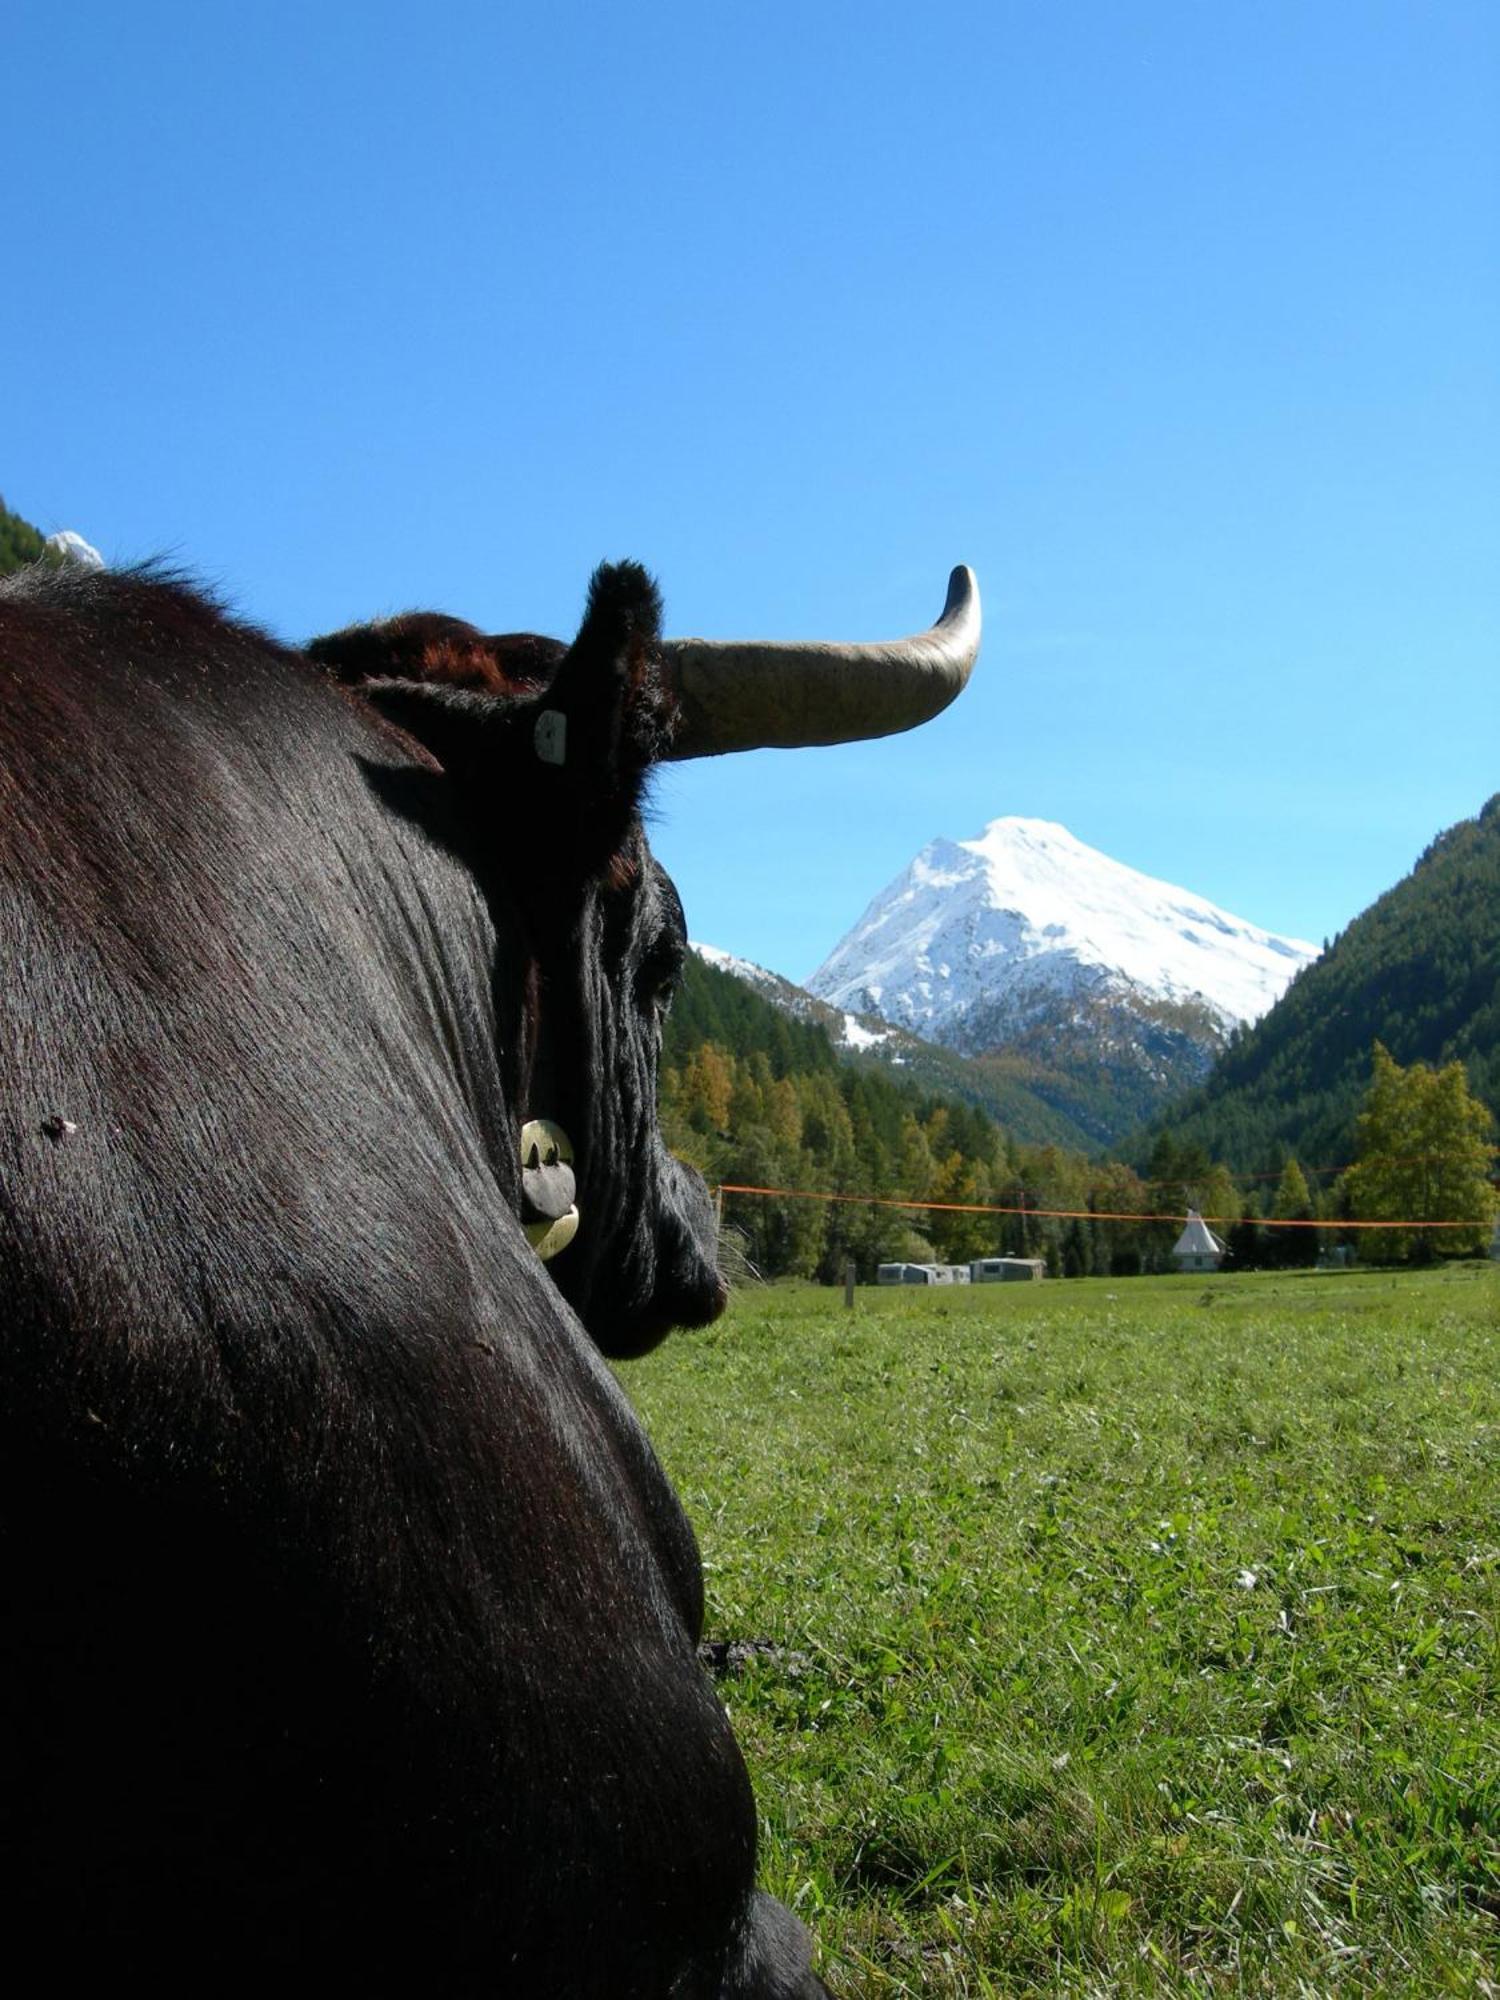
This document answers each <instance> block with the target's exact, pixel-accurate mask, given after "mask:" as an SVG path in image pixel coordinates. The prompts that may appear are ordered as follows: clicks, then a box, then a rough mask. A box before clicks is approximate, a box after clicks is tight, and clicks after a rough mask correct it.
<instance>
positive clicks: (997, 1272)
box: [969, 1257, 1047, 1285]
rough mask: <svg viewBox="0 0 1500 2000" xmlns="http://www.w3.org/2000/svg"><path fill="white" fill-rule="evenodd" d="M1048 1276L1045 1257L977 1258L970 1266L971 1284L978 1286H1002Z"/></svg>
mask: <svg viewBox="0 0 1500 2000" xmlns="http://www.w3.org/2000/svg"><path fill="white" fill-rule="evenodd" d="M1046 1275H1047V1260H1046V1258H1045V1257H976V1258H975V1259H974V1261H973V1263H972V1264H971V1265H970V1266H969V1279H970V1282H971V1283H972V1284H976V1285H1001V1284H1007V1283H1013V1282H1015V1281H1016V1280H1017V1279H1022V1280H1027V1279H1036V1278H1045V1277H1046Z"/></svg>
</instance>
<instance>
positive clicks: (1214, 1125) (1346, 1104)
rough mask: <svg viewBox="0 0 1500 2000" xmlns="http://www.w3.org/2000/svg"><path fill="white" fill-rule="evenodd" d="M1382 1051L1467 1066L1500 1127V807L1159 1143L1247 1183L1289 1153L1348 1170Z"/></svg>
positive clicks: (1352, 932)
mask: <svg viewBox="0 0 1500 2000" xmlns="http://www.w3.org/2000/svg"><path fill="white" fill-rule="evenodd" d="M1376 1040H1379V1041H1380V1042H1382V1043H1383V1044H1384V1045H1385V1047H1386V1048H1387V1049H1388V1050H1389V1051H1390V1053H1391V1055H1392V1057H1393V1058H1394V1059H1395V1061H1396V1062H1398V1063H1400V1064H1403V1065H1404V1064H1408V1063H1413V1062H1422V1063H1428V1064H1433V1065H1438V1066H1440V1065H1443V1064H1446V1063H1450V1062H1453V1061H1461V1062H1462V1063H1463V1064H1464V1067H1465V1069H1466V1070H1467V1072H1468V1078H1469V1084H1470V1087H1471V1088H1472V1090H1473V1091H1474V1093H1475V1095H1476V1096H1477V1097H1479V1098H1480V1099H1481V1100H1482V1101H1483V1102H1484V1103H1486V1104H1487V1105H1488V1106H1489V1107H1490V1109H1491V1111H1493V1112H1497V1113H1500V794H1497V795H1496V796H1495V797H1494V798H1492V799H1491V800H1490V801H1489V803H1488V805H1486V806H1485V808H1484V810H1483V811H1482V812H1481V813H1480V815H1479V817H1478V818H1477V819H1472V820H1463V821H1461V822H1460V823H1459V824H1458V825H1457V826H1455V827H1450V828H1449V830H1448V831H1447V832H1446V833H1444V834H1441V835H1439V837H1438V838H1437V839H1436V840H1435V841H1434V842H1433V843H1432V845H1431V846H1430V847H1429V848H1428V849H1427V851H1426V853H1425V854H1424V855H1423V856H1422V858H1421V859H1420V860H1419V861H1418V863H1417V865H1416V867H1415V868H1414V869H1413V870H1412V872H1411V874H1410V875H1408V876H1407V877H1406V878H1405V880H1404V881H1401V882H1398V883H1397V884H1396V886H1395V888H1393V889H1390V890H1388V891H1387V893H1386V894H1385V895H1383V896H1382V897H1381V898H1380V899H1379V901H1378V902H1375V903H1373V904H1371V906H1370V908H1369V909H1368V910H1366V911H1365V912H1364V914H1363V915H1362V916H1360V917H1358V918H1356V919H1355V921H1354V922H1353V923H1352V924H1351V925H1350V926H1349V928H1348V930H1346V931H1345V932H1344V933H1343V935H1342V936H1341V937H1339V938H1337V939H1336V940H1335V941H1334V943H1333V945H1332V947H1331V948H1330V949H1329V950H1328V951H1327V952H1325V953H1324V955H1323V956H1322V957H1321V958H1320V959H1318V960H1317V961H1316V963H1314V964H1313V965H1310V966H1309V967H1308V968H1307V969H1306V970H1305V971H1304V972H1302V973H1300V974H1299V975H1298V977H1297V978H1296V980H1294V981H1293V983H1292V985H1291V986H1290V987H1289V988H1288V989H1287V991H1286V993H1285V994H1284V995H1283V997H1282V998H1281V1000H1280V1001H1278V1003H1277V1004H1276V1006H1275V1007H1273V1008H1272V1009H1271V1011H1270V1013H1269V1014H1267V1015H1266V1016H1265V1017H1264V1019H1263V1020H1261V1021H1260V1022H1258V1023H1257V1024H1256V1026H1255V1027H1253V1028H1251V1029H1249V1030H1248V1031H1246V1032H1245V1033H1243V1034H1242V1035H1239V1036H1237V1037H1236V1038H1235V1039H1234V1040H1233V1042H1232V1043H1231V1045H1230V1047H1229V1048H1228V1050H1226V1052H1225V1054H1224V1055H1223V1056H1222V1058H1221V1059H1220V1061H1219V1063H1218V1065H1217V1067H1216V1068H1215V1070H1214V1072H1213V1075H1212V1076H1211V1077H1210V1078H1209V1080H1208V1082H1207V1083H1206V1084H1205V1085H1204V1086H1203V1087H1202V1088H1201V1089H1200V1090H1198V1091H1195V1092H1193V1093H1192V1094H1191V1095H1190V1096H1189V1097H1187V1098H1185V1099H1184V1100H1183V1101H1182V1102H1181V1103H1180V1104H1179V1105H1178V1106H1177V1107H1176V1108H1175V1110H1174V1111H1172V1112H1171V1113H1170V1114H1168V1115H1167V1116H1166V1117H1165V1118H1163V1119H1161V1120H1160V1121H1159V1122H1158V1124H1157V1126H1156V1127H1155V1128H1154V1132H1155V1133H1156V1134H1160V1133H1161V1132H1163V1131H1165V1132H1169V1133H1170V1134H1171V1136H1172V1138H1173V1140H1174V1141H1175V1142H1176V1143H1178V1144H1179V1145H1189V1146H1194V1147H1198V1148H1201V1149H1202V1150H1203V1151H1204V1152H1205V1153H1207V1154H1209V1155H1210V1156H1212V1157H1213V1158H1216V1159H1220V1160H1224V1161H1227V1162H1228V1163H1229V1165H1230V1166H1232V1167H1234V1168H1236V1169H1238V1170H1240V1171H1245V1172H1249V1171H1252V1170H1255V1169H1264V1168H1267V1167H1270V1166H1274V1165H1277V1164H1278V1163H1279V1161H1280V1160H1281V1159H1282V1158H1284V1157H1285V1156H1286V1155H1287V1154H1289V1153H1291V1154H1295V1155H1297V1157H1298V1158H1300V1159H1301V1160H1303V1161H1304V1162H1307V1163H1316V1164H1319V1165H1323V1164H1329V1165H1342V1164H1344V1163H1345V1162H1347V1161H1348V1160H1350V1159H1351V1158H1352V1157H1353V1145H1354V1132H1355V1119H1356V1116H1357V1114H1358V1111H1359V1107H1360V1099H1361V1095H1362V1093H1363V1091H1364V1090H1365V1087H1366V1085H1367V1084H1368V1082H1369V1077H1370V1060H1371V1047H1372V1044H1373V1043H1374V1042H1375V1041H1376ZM1151 1144H1152V1135H1147V1137H1146V1138H1145V1139H1144V1140H1142V1141H1139V1142H1138V1143H1137V1145H1136V1147H1134V1148H1133V1149H1132V1152H1133V1155H1134V1156H1135V1157H1138V1158H1142V1159H1144V1158H1145V1157H1146V1156H1147V1154H1148V1153H1149V1151H1150V1148H1151Z"/></svg>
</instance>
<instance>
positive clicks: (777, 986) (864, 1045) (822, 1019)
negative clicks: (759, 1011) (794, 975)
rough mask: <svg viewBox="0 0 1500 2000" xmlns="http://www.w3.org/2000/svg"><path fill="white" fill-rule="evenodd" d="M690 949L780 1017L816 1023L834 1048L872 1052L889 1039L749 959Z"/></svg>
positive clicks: (712, 948)
mask: <svg viewBox="0 0 1500 2000" xmlns="http://www.w3.org/2000/svg"><path fill="white" fill-rule="evenodd" d="M690 949H691V950H693V951H694V952H696V953H697V955H698V957H699V958H701V959H702V960H703V963H704V964H705V965H712V966H714V967H715V968H716V969H717V970H718V971H720V972H732V973H733V974H734V976H735V978H736V979H742V980H743V981H744V982H745V984H746V985H747V986H753V987H754V988H755V990H756V992H757V993H759V994H760V995H761V996H762V997H763V998H764V999H767V1000H769V1001H770V1002H771V1003H772V1005H773V1006H776V1007H780V1008H781V1010H782V1012H783V1013H786V1014H790V1015H792V1016H793V1017H794V1018H795V1019H797V1020H799V1021H817V1022H819V1023H820V1024H821V1026H823V1027H824V1028H826V1029H827V1031H828V1035H829V1038H830V1040H831V1041H832V1042H833V1045H834V1047H835V1048H845V1049H874V1048H878V1047H880V1046H881V1045H882V1044H883V1043H885V1042H889V1041H891V1040H892V1039H893V1036H894V1031H893V1030H892V1029H890V1028H888V1027H885V1026H883V1025H882V1024H881V1023H880V1022H879V1021H861V1020H858V1019H857V1018H856V1017H855V1015H853V1014H851V1013H849V1012H848V1010H847V1009H845V1008H841V1007H833V1006H830V1005H829V1003H828V1002H827V1001H826V1000H819V999H815V998H814V996H813V995H812V994H811V993H809V992H808V991H807V989H806V988H805V987H802V986H794V985H793V984H792V982H791V980H790V979H783V978H782V976H781V974H780V973H779V972H768V971H767V970H766V968H765V966H763V965H757V964H756V963H755V961H754V960H753V959H749V958H736V957H735V955H734V953H733V952H731V951H723V950H721V949H720V947H719V946H718V945H716V944H701V943H699V941H698V940H697V939H696V938H694V939H692V940H690ZM892 1060H893V1061H896V1062H899V1061H900V1060H901V1058H900V1057H899V1056H894V1055H893V1057H892Z"/></svg>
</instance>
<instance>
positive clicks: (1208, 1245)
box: [1172, 1208, 1226, 1271]
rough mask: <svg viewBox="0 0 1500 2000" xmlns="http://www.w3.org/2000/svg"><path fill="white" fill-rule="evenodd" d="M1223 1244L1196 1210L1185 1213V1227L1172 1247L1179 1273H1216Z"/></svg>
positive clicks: (1222, 1255)
mask: <svg viewBox="0 0 1500 2000" xmlns="http://www.w3.org/2000/svg"><path fill="white" fill-rule="evenodd" d="M1225 1248H1226V1246H1225V1244H1224V1243H1223V1241H1222V1240H1221V1238H1219V1237H1217V1236H1215V1234H1214V1232H1213V1231H1212V1230H1211V1229H1210V1228H1209V1226H1208V1224H1207V1223H1206V1222H1205V1221H1204V1220H1203V1217H1202V1216H1201V1215H1200V1214H1199V1213H1198V1211H1197V1209H1196V1208H1190V1209H1189V1210H1188V1212H1187V1227H1186V1228H1185V1229H1184V1230H1183V1232H1182V1234H1181V1235H1180V1236H1179V1237H1178V1239H1177V1241H1176V1242H1175V1243H1174V1244H1173V1245H1172V1255H1173V1256H1174V1257H1175V1258H1176V1260H1177V1268H1178V1270H1179V1271H1217V1270H1218V1268H1219V1265H1220V1264H1221V1263H1222V1262H1223V1259H1224V1252H1225Z"/></svg>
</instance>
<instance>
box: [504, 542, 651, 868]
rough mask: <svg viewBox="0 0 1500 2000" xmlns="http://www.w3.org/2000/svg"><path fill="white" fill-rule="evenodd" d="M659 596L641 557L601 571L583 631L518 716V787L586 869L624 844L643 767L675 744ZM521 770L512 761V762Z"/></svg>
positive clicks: (637, 799) (642, 782)
mask: <svg viewBox="0 0 1500 2000" xmlns="http://www.w3.org/2000/svg"><path fill="white" fill-rule="evenodd" d="M660 638H661V598H660V595H659V593H658V591H657V588H656V585H655V583H654V582H653V581H652V579H651V577H650V576H648V575H647V573H646V571H645V570H644V569H642V568H641V566H640V565H639V563H613V564H606V565H602V566H601V567H600V568H599V569H597V570H595V572H594V575H593V577H592V579H591V580H590V583H589V595H588V603H587V606H586V608H585V611H584V617H583V623H582V625H581V626H580V627H579V632H578V637H577V638H576V639H575V640H574V641H573V644H572V645H571V646H570V647H569V648H568V651H567V654H566V656H565V658H564V659H563V661H562V663H561V664H560V665H559V667H558V669H557V672H556V673H555V674H554V676H553V678H552V681H551V683H550V685H549V686H548V688H547V690H546V692H545V693H544V694H540V695H538V696H537V697H536V698H535V700H534V701H532V702H529V703H527V704H525V705H524V706H523V707H522V708H521V709H520V710H519V711H518V712H517V715H516V717H515V721H516V723H517V724H521V725H522V726H523V730H524V734H523V736H522V739H521V740H520V741H519V742H518V743H517V744H516V745H515V746H514V750H513V754H515V752H516V751H518V752H519V753H520V754H521V756H522V758H523V760H524V763H525V766H526V777H525V779H524V781H523V782H522V783H521V785H520V786H519V790H520V791H521V792H522V793H523V794H524V795H525V796H526V797H528V798H529V799H533V800H535V802H536V806H537V810H538V812H539V814H540V816H541V821H542V823H544V824H547V825H550V826H552V827H554V828H556V829H557V830H558V831H559V832H560V833H561V832H562V830H563V829H564V828H566V829H568V830H569V831H568V834H567V835H566V836H565V837H566V838H567V839H568V841H569V844H570V845H571V847H572V849H573V853H574V855H575V857H576V859H577V861H578V862H579V863H580V864H581V865H582V866H583V867H584V868H586V869H595V868H598V867H599V866H601V865H602V864H603V863H604V862H605V861H607V860H608V859H609V857H610V856H612V855H613V854H615V853H616V852H618V850H619V848H620V847H621V845H622V844H623V842H624V840H625V838H626V836H627V833H628V831H629V827H630V824H631V821H632V819H633V818H634V816H635V814H636V812H637V810H638V808H639V806H640V802H641V794H642V790H643V788H644V785H645V779H646V774H647V772H648V771H649V770H650V768H651V766H652V765H653V764H654V763H656V762H657V761H658V759H659V758H661V757H663V756H665V754H666V753H667V751H668V750H669V749H670V747H671V742H672V730H673V727H674V724H675V720H676V706H675V702H674V700H673V697H672V695H671V694H670V692H669V691H668V688H667V684H666V678H665V675H664V672H663V669H662V661H661V653H660V645H659V642H660ZM512 768H514V767H512Z"/></svg>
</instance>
